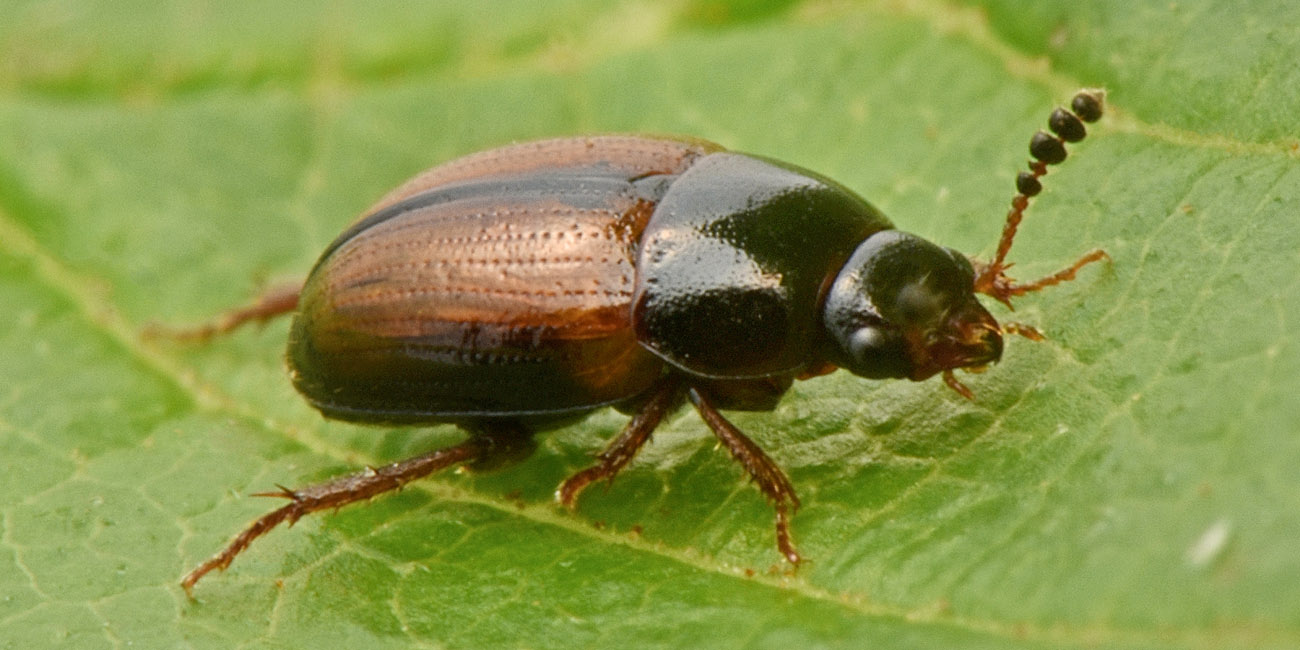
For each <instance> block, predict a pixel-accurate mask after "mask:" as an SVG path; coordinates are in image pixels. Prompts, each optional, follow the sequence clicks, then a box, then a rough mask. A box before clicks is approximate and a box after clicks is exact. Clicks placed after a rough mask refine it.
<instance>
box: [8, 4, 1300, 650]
mask: <svg viewBox="0 0 1300 650" xmlns="http://www.w3.org/2000/svg"><path fill="white" fill-rule="evenodd" d="M1298 27H1300V7H1298V6H1296V5H1294V4H1293V3H1287V2H1272V3H1268V2H1257V3H1250V4H1249V5H1241V6H1237V5H1232V4H1230V3H1216V2H1212V1H1210V0H1190V1H1180V2H1175V3H1139V4H1137V5H1134V4H1132V3H1125V2H1090V3H1074V2H1064V1H1059V2H1057V1H1051V2H1035V3H1032V5H1031V4H1030V3H1020V2H998V1H993V0H990V1H988V2H959V1H949V2H943V1H939V0H918V1H914V2H908V1H903V0H899V1H895V2H888V1H881V2H861V3H857V2H819V1H808V2H796V1H788V2H784V1H767V2H742V1H740V0H734V1H726V0H694V1H691V0H682V1H668V2H653V1H645V2H596V1H594V0H565V1H557V2H549V3H544V4H541V3H529V2H516V1H508V2H507V1H502V2H492V3H472V2H463V3H449V2H439V3H427V4H415V3H405V2H376V1H374V0H371V1H368V2H346V1H341V0H340V1H337V2H308V3H293V4H288V3H262V2H244V1H234V2H223V3H215V2H213V3H207V2H184V1H176V2H161V3H160V2H87V1H77V2H71V1H69V2H15V1H12V0H5V1H0V305H2V306H3V312H2V313H3V316H0V467H2V468H3V471H0V648H37V647H66V648H122V647H133V648H173V647H197V648H232V647H236V648H271V647H274V648H297V647H357V648H387V647H393V648H409V647H419V648H501V647H507V648H564V649H566V650H569V649H575V648H609V647H622V648H682V647H700V648H783V649H784V648H861V647H871V648H921V647H943V648H1000V649H1005V648H1013V649H1014V648H1097V647H1104V648H1183V647H1188V648H1294V647H1297V646H1300V541H1298V540H1300V473H1297V467H1300V436H1297V435H1296V425H1295V422H1296V421H1297V416H1300V399H1297V397H1296V395H1297V394H1298V389H1300V386H1297V376H1298V375H1300V354H1298V353H1297V338H1296V336H1295V334H1294V330H1295V328H1296V324H1297V323H1298V322H1300V300H1297V295H1298V292H1297V289H1300V270H1298V268H1297V266H1296V264H1295V261H1296V251H1297V250H1300V218H1298V217H1300V163H1298V158H1300V154H1298V150H1300V139H1297V136H1300V134H1298V133H1297V127H1296V121H1295V110H1296V107H1297V106H1298V105H1300V67H1298V66H1296V64H1295V62H1296V61H1298V60H1300V29H1298ZM1081 86H1104V87H1106V88H1107V89H1108V91H1109V93H1110V95H1109V100H1110V112H1109V114H1108V116H1107V117H1106V119H1104V120H1103V121H1102V122H1101V123H1100V124H1099V125H1098V126H1097V127H1095V128H1093V131H1092V136H1091V137H1090V138H1089V139H1088V140H1087V141H1085V142H1084V143H1082V144H1080V145H1079V146H1076V147H1073V151H1074V153H1073V154H1072V156H1071V159H1070V161H1068V162H1067V163H1066V164H1065V165H1064V166H1062V167H1061V168H1059V169H1058V170H1055V171H1054V172H1053V173H1052V174H1051V175H1050V176H1048V178H1047V179H1046V186H1047V190H1046V192H1045V193H1044V195H1043V196H1042V197H1041V198H1039V199H1037V200H1036V201H1035V205H1034V207H1033V208H1032V209H1031V212H1030V216H1029V218H1028V220H1027V222H1026V224H1025V226H1024V228H1023V230H1022V236H1021V238H1020V241H1019V242H1018V243H1017V248H1016V250H1015V252H1014V253H1013V258H1014V259H1015V260H1016V261H1017V262H1018V265H1017V267H1016V270H1017V272H1019V273H1020V274H1021V275H1023V276H1024V277H1033V276H1035V275H1037V274H1040V273H1045V272H1049V271H1052V270H1055V269H1056V268H1058V267H1060V266H1061V265H1063V264H1064V263H1066V262H1068V261H1069V260H1072V259H1074V257H1075V256H1077V255H1078V254H1080V253H1081V252H1083V251H1084V250H1087V249H1090V248H1093V247H1103V248H1105V249H1106V250H1107V251H1108V252H1109V253H1110V255H1111V257H1112V258H1113V263H1111V264H1110V265H1107V266H1102V267H1098V268H1090V269H1089V270H1088V271H1086V272H1085V273H1083V274H1082V275H1081V278H1080V279H1079V280H1078V281H1076V282H1074V283H1071V284H1070V285H1068V286H1064V287H1061V288H1059V289H1056V290H1053V291H1051V292H1046V293H1043V294H1041V295H1036V296H1034V297H1032V298H1031V299H1026V300H1024V301H1022V302H1021V303H1020V308H1019V310H1018V311H1017V312H1016V314H1015V318H1016V319H1018V320H1021V321H1024V322H1027V323H1031V324H1034V325H1037V326H1039V327H1041V328H1042V329H1044V330H1045V331H1046V332H1048V334H1049V340H1048V341H1047V342H1045V343H1043V344H1031V343H1028V342H1026V341H1023V340H1016V341H1012V342H1011V343H1010V346H1009V348H1008V352H1007V355H1006V357H1005V359H1004V361H1003V362H1002V363H1001V364H1000V365H998V366H997V367H995V368H993V369H992V370H991V371H990V372H988V373H985V374H983V375H979V376H968V379H969V381H968V383H969V385H970V386H971V388H972V389H973V390H974V391H975V393H976V400H975V401H974V402H967V401H965V400H963V399H961V398H960V397H958V396H956V395H955V394H953V393H952V392H951V391H948V390H946V389H944V388H943V386H942V385H941V384H940V383H939V382H937V381H930V382H924V383H917V384H914V383H909V382H868V381H863V380H859V379H855V378H853V377H849V376H845V375H844V373H837V374H835V375H832V376H829V377H825V378H821V379H817V380H813V381H809V382H802V383H800V384H799V385H798V386H796V387H795V389H794V390H793V391H792V392H791V394H790V395H789V396H788V397H787V399H786V400H785V401H784V402H783V403H782V405H781V406H780V408H778V409H777V410H776V411H775V412H774V413H770V414H763V413H747V414H736V415H735V417H734V420H735V421H736V423H737V424H738V425H740V426H741V427H742V428H743V429H744V430H746V431H747V432H748V433H750V434H751V435H752V437H753V438H754V439H755V440H756V441H757V442H759V443H760V444H762V445H763V446H764V448H765V449H767V450H768V451H769V452H770V453H771V454H772V456H773V457H774V458H775V459H776V460H777V461H778V462H779V463H780V464H781V465H782V466H783V467H785V468H786V470H787V471H788V473H789V474H790V476H791V478H792V479H793V481H794V483H795V485H796V487H797V488H798V489H799V491H800V495H801V497H802V498H803V502H804V508H803V509H802V510H801V511H800V512H799V514H798V516H796V517H795V519H794V529H795V534H796V539H797V540H798V542H799V544H800V549H801V551H802V552H803V553H804V555H805V556H806V557H808V558H809V562H808V563H807V564H806V565H805V566H804V567H802V568H801V569H800V570H799V571H798V572H797V573H791V572H789V571H787V567H785V566H784V565H782V563H781V560H780V558H779V556H778V555H777V553H776V552H775V550H774V547H773V540H772V539H771V538H772V533H771V511H770V508H769V507H768V506H767V505H766V504H765V503H764V502H763V500H762V498H761V497H760V496H759V495H758V494H757V492H756V490H754V489H753V487H752V486H750V485H747V484H746V483H745V482H744V481H743V480H742V478H741V474H740V470H739V468H737V467H736V466H735V465H734V464H733V463H732V462H731V461H730V459H729V458H727V457H726V454H725V452H722V451H720V450H717V449H715V448H714V444H713V441H712V439H711V437H710V435H709V433H708V431H707V429H706V428H705V427H704V426H703V424H702V423H700V422H699V420H698V418H696V417H695V416H694V415H693V414H692V413H690V412H683V413H682V414H681V415H680V416H679V417H677V418H675V419H673V420H672V421H671V422H670V423H669V424H668V425H667V426H665V427H664V428H663V429H661V430H660V431H659V432H658V433H657V434H656V437H655V439H654V441H653V443H652V444H650V445H649V446H648V447H647V448H646V449H645V450H644V452H643V454H642V455H641V456H639V457H638V459H637V461H636V462H635V463H634V464H633V465H632V467H631V468H630V469H629V470H628V471H627V472H625V473H624V474H623V475H621V476H620V477H619V480H618V481H617V482H616V483H615V484H614V485H613V487H612V488H611V489H610V490H608V491H607V492H606V491H603V490H600V489H594V490H590V491H589V492H588V493H587V494H585V495H584V497H583V499H582V501H581V503H580V505H579V508H578V510H577V512H576V513H573V514H569V513H566V512H562V511H560V510H558V509H557V508H555V507H554V506H553V505H552V504H551V500H550V494H551V492H552V491H553V490H554V488H555V486H556V485H557V484H558V483H559V481H560V480H562V479H563V478H564V477H565V476H567V475H568V474H569V473H570V472H571V471H573V470H575V469H577V468H579V467H581V466H583V465H584V464H585V463H587V462H588V454H589V453H591V452H593V451H595V450H598V449H599V448H600V447H601V446H602V444H603V442H604V441H605V440H606V439H608V438H609V437H610V436H612V435H615V434H616V433H617V431H618V430H619V429H620V427H621V426H622V424H623V423H624V421H625V418H623V417H622V416H619V415H618V414H616V413H613V412H600V413H598V414H596V415H595V416H593V417H592V418H590V419H588V420H587V421H586V422H584V423H582V424H580V425H576V426H573V427H570V428H566V429H563V430H560V431H557V432H555V433H554V434H551V435H549V436H548V437H546V438H545V439H544V442H543V445H542V448H541V450H540V451H539V452H538V454H537V455H536V456H535V457H534V458H532V459H531V460H530V461H528V462H527V463H525V464H523V465H521V466H518V467H516V468H513V469H510V470H508V471H505V472H501V473H499V474H493V475H486V476H470V475H464V474H451V473H449V474H446V475H442V476H438V477H436V478H434V479H432V480H430V481H426V482H423V483H421V484H420V485H418V486H411V487H410V488H408V489H407V490H406V491H404V492H403V493H401V494H400V495H397V496H395V497H390V498H385V499H382V500H380V501H377V502H375V503H374V504H372V505H369V506H361V507H354V508H350V509H347V510H344V511H342V512H340V513H338V514H336V515H326V516H317V517H312V518H309V519H307V520H304V521H302V522H300V523H299V524H298V525H297V526H295V527H294V528H293V529H291V530H278V531H276V532H274V533H272V534H271V535H269V536H268V537H266V538H265V539H263V540H262V541H261V542H260V543H259V544H257V545H255V546H254V547H253V548H252V549H251V550H250V551H248V552H247V553H245V554H244V555H243V556H241V557H240V558H239V560H238V561H237V562H236V563H235V564H234V565H233V566H232V567H231V569H230V570H229V571H227V572H225V573H222V574H214V575H212V576H210V577H208V578H207V579H206V580H205V581H204V582H202V583H200V584H199V586H198V588H197V589H196V592H195V595H196V600H193V601H191V600H188V599H187V598H186V597H185V595H184V593H183V592H182V591H181V589H180V588H179V586H178V584H177V583H178V581H179V579H180V576H181V575H182V574H183V573H184V572H185V571H186V570H188V569H189V568H191V567H192V566H194V565H195V564H196V563H197V562H199V561H201V560H202V559H203V558H205V557H207V556H208V555H210V554H211V553H213V552H215V551H216V550H218V549H219V548H220V547H221V546H222V545H223V544H225V543H226V541H227V540H228V539H229V538H230V536H231V535H233V534H234V533H235V532H236V531H237V530H239V529H240V527H242V526H243V525H244V524H246V523H247V522H248V521H249V520H250V519H252V518H253V517H255V516H257V515H259V514H261V513H262V512H263V511H264V510H265V509H267V508H268V507H270V505H273V504H272V503H270V502H268V501H267V500H265V499H255V498H249V497H248V495H249V494H250V493H252V492H258V491H264V490H268V489H273V486H274V485H275V484H277V483H282V484H286V485H301V484H303V483H306V482H310V481H314V480H319V479H322V478H324V477H328V476H332V475H335V474H338V473H341V472H345V471H349V470H351V469H355V468H357V467H360V466H363V465H365V464H367V463H371V464H375V463H382V462H388V461H392V460H396V459H400V458H403V457H405V456H408V455H412V454H415V453H419V452H421V451H424V450H427V449H431V448H433V447H436V446H439V445H444V444H449V443H450V442H452V441H455V440H457V439H459V436H458V434H457V432H456V431H455V430H454V429H452V428H451V427H434V428H424V429H387V428H365V427H357V426H352V425H344V424H340V423H332V422H326V421H324V420H322V419H321V418H320V417H319V415H318V414H317V413H316V412H314V411H312V410H311V409H310V408H309V407H308V406H307V405H306V404H305V403H303V402H302V401H301V400H299V399H298V398H297V397H296V395H295V394H294V393H293V390H292V388H291V387H290V386H289V383H288V381H287V380H286V378H285V376H284V372H283V368H282V364H281V360H280V357H281V354H282V349H283V345H284V337H285V328H286V324H285V323H283V322H279V323H273V324H271V325H269V326H267V327H265V328H263V329H256V328H254V329H250V330H248V331H242V332H239V333H238V334H236V335H234V336H231V337H229V338H227V339H223V340H220V341H218V342H216V343H214V344H212V345H209V346H200V347H195V346H181V345H169V344H162V343H158V342H150V341H144V340H142V339H141V337H140V336H139V331H140V330H141V328H143V327H144V326H145V325H146V324H147V323H150V322H163V323H192V322H197V321H200V320H203V319H205V318H207V317H209V316H211V315H212V314H214V313H216V312H218V311H220V310H221V309H223V308H225V307H228V306H230V305H233V304H236V303H239V302H241V301H243V300H246V299H247V298H249V297H250V296H252V295H255V294H256V293H257V291H258V290H259V289H260V288H261V287H262V286H264V285H265V284H267V283H269V282H272V281H274V280H276V279H280V278H293V277H300V276H301V275H302V274H303V273H305V271H306V270H307V269H308V268H309V266H310V265H311V263H312V261H313V260H314V259H315V256H316V255H317V254H318V253H319V252H320V250H321V249H322V248H323V247H324V246H325V245H326V244H327V243H328V242H329V241H330V240H331V239H332V238H333V237H334V235H335V234H336V233H337V232H338V231H339V230H340V229H341V228H342V227H343V226H344V225H345V224H347V223H348V222H349V221H351V220H352V219H353V218H355V216H356V214H357V212H358V211H360V210H362V209H364V208H365V207H366V206H367V205H369V204H370V203H371V202H372V201H373V200H374V199H375V198H377V197H378V196H379V195H381V194H383V193H384V192H385V191H386V190H388V189H390V188H391V187H393V186H395V185H397V184H398V183H400V182H401V181H402V180H404V179H405V178H407V177H409V176H410V175H412V174H414V173H415V172H417V171H419V170H420V169H422V168H425V167H428V166H430V165H433V164H436V163H438V162H441V161H444V160H447V159H449V158H451V157H454V156H456V155H460V154H464V153H468V152H472V151H475V150H478V149H482V148H485V147H489V146H494V145H498V144H503V143H507V142H510V141H514V140H522V139H529V138H538V137H547V136H554V135H563V134H577V133H590V132H610V131H634V132H651V133H681V134H688V135H693V136H697V137H702V138H706V139H710V140H714V141H716V142H719V143H721V144H723V145H725V146H728V147H730V148H733V149H738V150H742V151H748V152H753V153H758V154H763V155H768V156H773V157H776V158H780V159H783V160H787V161H790V162H794V163H797V164H800V165H804V166H806V167H809V168H812V169H815V170H817V171H819V172H822V173H824V174H826V175H829V176H831V177H833V178H836V179H837V180H839V181H841V182H842V183H844V184H846V185H847V186H849V187H851V188H853V189H854V190H856V191H858V192H860V193H861V194H863V195H864V196H865V197H867V198H868V199H869V200H871V201H872V202H873V203H875V204H876V205H877V206H878V207H880V208H882V209H883V210H884V211H885V212H886V213H887V214H889V215H890V216H891V218H892V219H893V220H894V221H895V222H896V223H897V224H898V225H899V226H900V227H901V228H903V229H906V230H910V231H912V232H915V233H918V234H920V235H922V236H925V237H927V238H929V239H931V240H933V241H936V242H940V243H943V244H946V245H949V246H952V247H954V248H957V249H959V250H962V251H965V252H968V253H971V254H978V255H985V256H987V255H988V254H989V253H991V252H992V250H993V247H994V244H995V243H996V239H997V236H998V232H999V230H1000V227H1001V219H1002V215H1003V214H1004V212H1005V209H1006V205H1007V201H1008V200H1009V198H1010V196H1011V194H1012V180H1013V178H1014V174H1015V172H1016V171H1018V169H1020V167H1021V165H1023V163H1024V159H1025V155H1026V153H1025V146H1026V143H1027V142H1028V138H1029V136H1030V135H1031V134H1032V133H1033V131H1034V130H1035V129H1037V128H1040V126H1041V124H1042V123H1043V121H1044V120H1045V118H1046V116H1047V114H1048V112H1050V110H1051V108H1052V107H1053V106H1054V105H1056V104H1058V103H1060V102H1063V101H1066V100H1068V99H1069V97H1070V96H1071V94H1072V93H1073V91H1074V90H1075V89H1077V88H1079V87H1081ZM996 313H998V314H999V315H1001V316H1006V313H1005V311H998V312H996Z"/></svg>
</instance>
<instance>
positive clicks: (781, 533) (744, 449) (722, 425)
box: [687, 388, 801, 566]
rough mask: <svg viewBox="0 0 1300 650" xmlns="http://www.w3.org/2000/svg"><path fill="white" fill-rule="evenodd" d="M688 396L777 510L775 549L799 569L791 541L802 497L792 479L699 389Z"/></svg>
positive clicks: (694, 389) (796, 552) (706, 422)
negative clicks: (792, 529)
mask: <svg viewBox="0 0 1300 650" xmlns="http://www.w3.org/2000/svg"><path fill="white" fill-rule="evenodd" d="M687 395H688V396H689V397H690V400H691V404H694V405H695V410H696V411H698V412H699V414H700V417H701V418H703V419H704V423H705V424H707V425H709V428H710V429H712V430H713V433H714V434H715V435H717V436H718V440H720V441H721V442H722V444H723V446H725V447H726V448H727V451H729V452H731V457H732V458H735V459H736V462H738V463H740V465H741V467H744V468H745V472H746V473H748V474H749V477H750V478H751V479H753V480H754V482H755V483H757V484H758V489H759V491H760V492H762V493H763V496H765V497H767V500H768V501H769V502H771V503H772V508H774V509H775V510H776V546H777V548H778V549H780V551H781V555H784V556H785V559H786V560H788V561H789V562H790V564H793V565H795V566H798V565H799V562H800V560H801V558H800V557H799V552H798V551H796V550H795V548H794V542H793V541H792V540H791V538H790V515H793V514H794V513H795V511H796V510H798V509H799V497H798V495H796V494H795V493H794V486H793V485H791V484H790V479H789V478H787V477H786V475H785V472H782V471H781V468H780V467H777V465H776V463H775V462H773V461H772V459H771V458H769V457H768V456H767V454H765V453H763V450H762V449H761V448H760V447H759V446H758V445H756V444H754V441H753V440H750V439H749V438H748V437H747V436H745V434H744V433H742V432H741V431H740V429H737V428H736V425H734V424H732V423H731V422H730V421H728V420H727V419H726V418H724V417H722V414H721V413H719V412H718V410H717V409H716V408H714V407H713V404H711V403H710V402H709V399H708V397H706V396H705V395H704V393H703V392H701V391H700V389H698V388H691V389H690V391H689V392H688V393H687Z"/></svg>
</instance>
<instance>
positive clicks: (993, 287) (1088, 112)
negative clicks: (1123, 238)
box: [975, 89, 1107, 331]
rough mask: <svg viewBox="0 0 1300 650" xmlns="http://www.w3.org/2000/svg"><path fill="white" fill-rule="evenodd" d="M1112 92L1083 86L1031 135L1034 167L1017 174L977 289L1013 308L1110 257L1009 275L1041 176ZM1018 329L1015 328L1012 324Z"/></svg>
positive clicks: (1093, 255) (1097, 253) (1096, 254)
mask: <svg viewBox="0 0 1300 650" xmlns="http://www.w3.org/2000/svg"><path fill="white" fill-rule="evenodd" d="M1105 96H1106V93H1105V92H1104V91H1102V90H1101V89H1084V90H1080V91H1079V92H1078V94H1076V95H1075V96H1074V100H1073V101H1071V102H1070V110H1066V109H1064V108H1057V109H1056V110H1054V111H1052V114H1051V116H1050V117H1048V119H1047V127H1048V128H1049V129H1050V130H1051V133H1047V132H1046V131H1039V132H1038V133H1035V134H1034V137H1033V138H1031V139H1030V141H1029V155H1030V156H1033V160H1031V161H1029V171H1027V172H1020V174H1019V175H1017V176H1016V195H1015V197H1013V198H1012V199H1011V210H1010V211H1009V212H1007V221H1006V224H1005V225H1003V227H1002V238H1001V239H1000V240H999V241H998V250H997V254H996V255H994V257H993V261H991V262H987V263H986V262H980V261H975V270H976V273H975V292H976V293H982V294H985V295H988V296H991V297H992V298H993V299H995V300H997V301H998V302H1001V303H1002V304H1004V305H1006V306H1007V307H1008V308H1011V298H1012V297H1013V296H1021V295H1024V294H1026V293H1029V292H1031V291H1038V290H1039V289H1043V288H1045V287H1050V286H1052V285H1055V284H1060V283H1062V282H1066V281H1068V280H1073V279H1074V276H1075V274H1076V273H1077V272H1078V271H1079V269H1081V268H1083V267H1084V266H1086V265H1088V264H1091V263H1092V262H1096V261H1098V260H1101V259H1106V258H1107V256H1106V252H1105V251H1103V250H1100V249H1098V250H1093V251H1091V252H1089V253H1087V254H1086V255H1084V256H1083V257H1080V258H1079V259H1078V260H1077V261H1076V262H1075V263H1074V264H1072V265H1071V266H1069V267H1067V268H1065V269H1062V270H1060V271H1057V272H1056V273H1053V274H1051V275H1049V276H1047V277H1044V278H1041V279H1039V280H1036V281H1034V282H1029V283H1026V284H1017V283H1016V281H1015V280H1014V279H1013V278H1010V277H1008V276H1007V275H1006V270H1007V269H1009V268H1011V266H1012V265H1011V264H1008V263H1007V262H1006V259H1007V253H1009V252H1011V244H1012V242H1013V241H1015V238H1016V230H1017V229H1018V228H1019V227H1020V221H1021V220H1022V219H1024V216H1025V208H1027V207H1029V199H1030V198H1031V197H1034V196H1037V195H1038V193H1039V192H1042V191H1043V184H1042V182H1041V181H1040V180H1039V179H1040V178H1042V177H1043V176H1044V175H1045V174H1047V167H1048V165H1056V164H1060V163H1061V162H1062V161H1064V160H1065V158H1066V155H1067V153H1066V150H1065V145H1066V143H1067V142H1079V141H1080V140H1083V139H1084V137H1086V136H1087V135H1088V130H1087V128H1085V127H1084V123H1085V122H1096V121H1097V120H1098V119H1100V118H1101V114H1102V110H1103V105H1104V102H1105ZM1012 331H1014V329H1013V330H1012Z"/></svg>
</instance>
